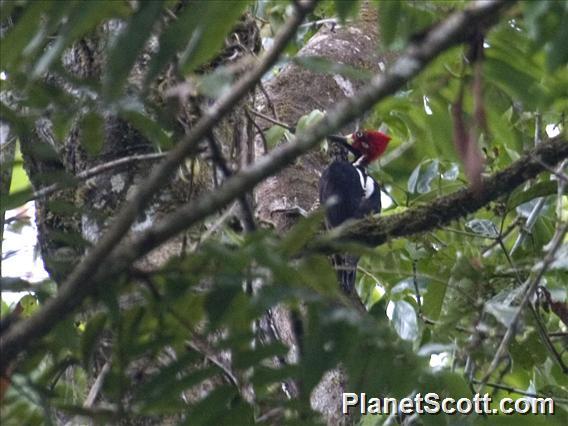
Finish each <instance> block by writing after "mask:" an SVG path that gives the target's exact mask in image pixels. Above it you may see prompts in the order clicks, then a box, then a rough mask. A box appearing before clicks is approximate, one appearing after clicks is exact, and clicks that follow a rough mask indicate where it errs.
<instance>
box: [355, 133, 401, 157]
mask: <svg viewBox="0 0 568 426" xmlns="http://www.w3.org/2000/svg"><path fill="white" fill-rule="evenodd" d="M349 139H351V140H352V141H353V143H352V145H353V148H355V149H356V150H357V151H359V152H360V153H361V154H362V157H363V160H362V161H363V163H364V164H370V163H372V162H373V161H375V160H376V159H377V158H379V157H380V156H381V155H382V154H383V153H384V152H385V150H386V149H387V146H388V144H389V141H390V140H391V137H390V136H388V135H385V134H384V133H381V132H378V131H375V130H359V131H357V132H355V133H353V134H352V135H351V136H350V137H349Z"/></svg>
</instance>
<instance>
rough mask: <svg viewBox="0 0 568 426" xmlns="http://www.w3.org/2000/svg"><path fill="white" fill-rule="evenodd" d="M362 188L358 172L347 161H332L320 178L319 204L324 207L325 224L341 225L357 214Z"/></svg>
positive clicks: (330, 225)
mask: <svg viewBox="0 0 568 426" xmlns="http://www.w3.org/2000/svg"><path fill="white" fill-rule="evenodd" d="M362 197H363V190H362V188H361V182H360V178H359V173H357V170H356V169H355V167H353V165H352V164H351V163H348V162H347V161H334V162H333V163H331V164H330V165H329V166H328V167H327V168H326V169H325V170H324V172H323V173H322V176H321V179H320V204H321V205H322V206H324V207H325V208H326V219H327V226H328V227H330V228H333V227H336V226H339V225H341V224H342V223H343V222H345V221H346V220H347V219H352V218H355V217H357V216H358V213H357V210H358V208H359V206H360V204H361V199H362Z"/></svg>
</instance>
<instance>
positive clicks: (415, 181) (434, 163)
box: [407, 160, 440, 194]
mask: <svg viewBox="0 0 568 426" xmlns="http://www.w3.org/2000/svg"><path fill="white" fill-rule="evenodd" d="M439 168H440V162H439V161H438V160H426V161H425V162H423V163H420V164H419V165H418V166H417V167H416V168H415V169H414V171H413V172H412V174H411V175H410V178H409V179H408V184H407V187H408V192H410V193H412V194H415V193H418V194H426V193H427V192H430V191H431V184H432V182H433V181H434V179H437V178H438V175H439Z"/></svg>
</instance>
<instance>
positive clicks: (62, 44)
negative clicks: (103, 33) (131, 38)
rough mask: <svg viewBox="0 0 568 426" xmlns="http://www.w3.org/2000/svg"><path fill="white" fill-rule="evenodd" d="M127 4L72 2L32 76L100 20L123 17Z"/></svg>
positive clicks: (44, 69)
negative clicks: (66, 15) (71, 6)
mask: <svg viewBox="0 0 568 426" xmlns="http://www.w3.org/2000/svg"><path fill="white" fill-rule="evenodd" d="M127 7H128V6H127V5H126V4H125V3H122V2H116V1H104V2H100V1H87V2H77V3H74V7H73V9H72V10H71V13H70V14H69V16H68V17H67V19H66V22H65V24H64V25H63V28H61V30H60V31H59V33H58V35H57V37H56V39H55V40H54V41H53V42H52V43H51V45H50V46H49V48H48V49H47V50H46V51H45V53H44V54H43V55H42V56H41V57H40V58H39V59H38V61H37V62H36V65H35V68H34V69H33V71H32V77H33V78H38V77H40V76H41V75H43V74H44V73H45V72H46V71H47V70H48V69H49V67H50V66H51V64H52V63H53V61H55V60H56V59H57V58H59V56H60V55H61V53H62V52H63V49H65V48H66V47H67V46H69V45H70V44H71V43H73V42H74V41H75V40H77V39H78V38H80V37H82V36H84V35H85V34H86V33H88V32H89V31H91V30H93V29H94V28H95V27H96V26H97V25H99V24H100V23H101V22H102V21H105V20H107V19H111V18H119V17H123V16H124V15H126V14H127V13H128V9H127Z"/></svg>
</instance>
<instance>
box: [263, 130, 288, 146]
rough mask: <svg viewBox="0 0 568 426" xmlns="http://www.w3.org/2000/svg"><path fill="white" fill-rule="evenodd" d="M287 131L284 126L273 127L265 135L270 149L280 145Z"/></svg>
mask: <svg viewBox="0 0 568 426" xmlns="http://www.w3.org/2000/svg"><path fill="white" fill-rule="evenodd" d="M286 132H287V130H286V129H285V128H284V127H282V126H278V125H276V126H272V127H271V128H270V129H268V130H267V131H266V132H265V133H264V137H265V138H266V144H267V145H268V147H269V148H274V147H275V146H276V145H278V144H279V143H280V141H281V140H282V138H283V137H284V134H285V133H286Z"/></svg>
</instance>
